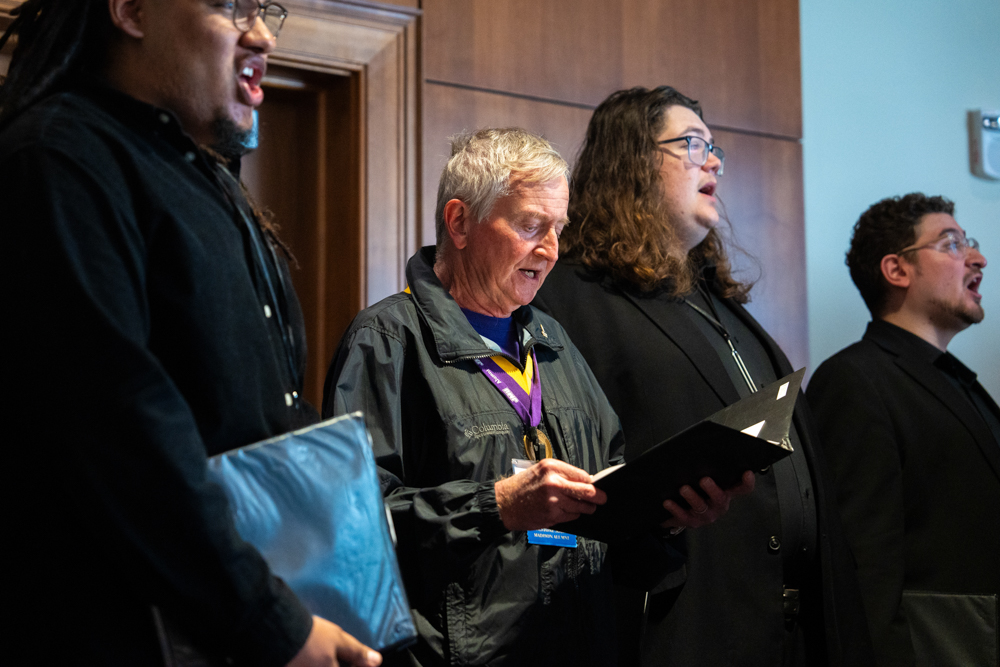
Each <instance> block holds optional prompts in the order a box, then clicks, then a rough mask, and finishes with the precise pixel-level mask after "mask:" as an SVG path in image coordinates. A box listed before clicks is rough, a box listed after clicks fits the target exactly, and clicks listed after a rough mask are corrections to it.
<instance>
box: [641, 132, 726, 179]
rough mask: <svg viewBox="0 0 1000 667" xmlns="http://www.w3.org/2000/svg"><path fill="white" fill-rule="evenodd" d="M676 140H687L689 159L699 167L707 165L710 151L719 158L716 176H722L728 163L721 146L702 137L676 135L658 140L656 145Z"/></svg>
mask: <svg viewBox="0 0 1000 667" xmlns="http://www.w3.org/2000/svg"><path fill="white" fill-rule="evenodd" d="M675 141H686V142H687V149H688V159H689V160H691V162H692V163H694V164H696V165H698V166H699V167H703V166H705V163H706V162H708V156H709V154H710V153H711V154H712V155H714V156H715V157H717V158H719V171H717V172H716V176H722V168H723V167H724V166H725V164H726V153H725V152H724V151H723V150H722V149H721V148H719V147H718V146H716V145H715V144H710V143H708V142H707V141H705V140H704V139H702V138H701V137H676V138H674V139H664V140H663V141H657V142H656V145H657V146H662V145H663V144H671V143H673V142H675Z"/></svg>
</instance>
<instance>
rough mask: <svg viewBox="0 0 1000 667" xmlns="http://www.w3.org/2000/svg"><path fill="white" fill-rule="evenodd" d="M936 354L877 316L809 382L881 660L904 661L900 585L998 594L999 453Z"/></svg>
mask: <svg viewBox="0 0 1000 667" xmlns="http://www.w3.org/2000/svg"><path fill="white" fill-rule="evenodd" d="M934 356H935V352H934V350H933V349H931V348H930V346H929V345H928V344H927V343H925V342H923V341H922V340H920V339H919V338H917V337H916V336H914V335H913V334H911V333H909V332H907V331H905V330H903V329H901V328H899V327H896V326H894V325H892V324H889V323H888V322H884V321H881V320H877V321H874V322H872V323H870V324H869V325H868V330H867V331H866V332H865V335H864V338H863V339H862V340H861V341H860V342H858V343H855V344H854V345H851V346H850V347H848V348H846V349H844V350H841V351H840V352H838V353H837V354H835V355H834V356H832V357H831V358H829V359H827V360H826V361H825V362H823V364H822V365H820V367H819V368H818V369H817V370H816V374H815V375H813V377H812V380H811V381H810V383H809V402H810V404H811V405H812V407H813V409H814V410H815V411H816V416H817V422H818V424H819V427H820V433H822V436H823V445H824V447H825V449H826V454H827V457H828V459H829V460H830V463H831V469H832V471H833V473H834V475H835V476H836V481H837V488H838V491H839V494H838V500H839V503H840V508H841V512H842V515H843V518H844V526H845V529H846V532H847V536H848V539H849V540H850V542H851V544H852V546H853V548H854V552H855V555H856V556H857V559H858V569H859V576H860V580H861V586H862V592H863V595H864V601H865V606H866V609H867V612H868V619H869V622H870V625H871V632H872V639H873V640H874V642H875V648H876V651H877V652H878V654H879V657H880V661H884V662H885V663H886V664H893V665H896V664H912V663H913V649H912V647H911V644H910V630H909V627H908V626H907V622H906V619H905V618H904V616H903V615H902V614H901V613H900V609H899V601H900V596H901V594H902V591H903V589H911V590H928V591H940V592H953V593H992V594H997V593H1000V446H998V443H997V441H996V440H995V439H994V437H993V435H992V434H991V433H990V431H989V428H988V427H987V425H986V422H985V421H984V420H983V419H982V417H981V416H980V415H979V414H978V413H977V412H976V409H975V408H974V407H973V405H972V404H971V403H970V402H969V400H968V398H967V397H966V396H964V395H963V394H962V392H961V391H960V390H959V389H958V388H956V387H955V386H954V385H953V384H952V383H951V382H950V381H949V380H948V379H947V378H946V377H945V375H944V373H943V372H942V371H941V370H939V369H938V368H937V367H935V366H934V365H933V363H932V361H933V358H934ZM980 389H981V388H980ZM984 395H985V392H984ZM991 403H992V401H991ZM992 409H993V410H994V411H997V406H996V403H993V404H992ZM998 414H1000V413H998ZM626 435H627V434H626Z"/></svg>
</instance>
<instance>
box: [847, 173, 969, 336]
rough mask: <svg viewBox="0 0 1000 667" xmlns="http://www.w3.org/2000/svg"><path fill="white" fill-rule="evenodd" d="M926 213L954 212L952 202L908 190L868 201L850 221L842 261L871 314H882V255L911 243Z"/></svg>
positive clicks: (886, 288) (885, 286) (886, 290)
mask: <svg viewBox="0 0 1000 667" xmlns="http://www.w3.org/2000/svg"><path fill="white" fill-rule="evenodd" d="M928 213H947V214H948V215H954V213H955V204H954V203H953V202H951V201H950V200H948V199H946V198H944V197H940V196H934V197H928V196H927V195H925V194H924V193H922V192H911V193H910V194H908V195H903V196H902V197H889V198H888V199H883V200H882V201H880V202H878V203H876V204H872V206H871V207H870V208H869V209H868V210H867V211H865V212H864V213H862V214H861V217H860V218H858V221H857V222H856V223H854V231H853V233H852V234H851V247H850V248H849V249H848V251H847V259H846V262H845V263H846V264H847V268H849V269H850V270H851V280H853V281H854V284H855V285H856V286H857V288H858V291H859V292H861V298H862V299H864V300H865V305H866V306H868V310H869V311H871V314H872V317H880V316H881V315H882V312H883V310H884V309H885V305H886V299H887V298H888V296H889V285H888V283H886V281H885V278H884V277H883V276H882V258H883V257H885V256H886V255H890V254H892V253H897V252H899V251H900V250H902V249H903V248H905V247H906V246H908V245H911V244H912V243H913V242H914V241H915V240H916V238H917V232H916V228H917V225H919V224H920V221H921V219H922V218H923V217H924V216H925V215H927V214H928Z"/></svg>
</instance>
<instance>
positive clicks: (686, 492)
mask: <svg viewBox="0 0 1000 667" xmlns="http://www.w3.org/2000/svg"><path fill="white" fill-rule="evenodd" d="M699 486H700V487H701V488H703V489H705V492H706V493H708V497H709V500H708V501H706V500H705V499H704V498H702V497H701V495H699V494H698V492H697V491H695V490H694V489H692V488H691V487H690V486H688V485H687V484H685V485H684V486H682V487H681V492H680V493H681V498H683V499H684V500H686V501H687V504H688V505H690V506H691V512H693V513H694V514H705V513H706V512H708V510H709V507H710V506H711V505H710V503H714V502H717V501H718V500H719V499H720V498H725V495H726V494H725V493H723V491H722V490H721V489H720V488H719V487H718V486H717V485H716V484H715V482H714V481H712V479H711V478H709V477H704V478H702V480H701V482H700V483H699Z"/></svg>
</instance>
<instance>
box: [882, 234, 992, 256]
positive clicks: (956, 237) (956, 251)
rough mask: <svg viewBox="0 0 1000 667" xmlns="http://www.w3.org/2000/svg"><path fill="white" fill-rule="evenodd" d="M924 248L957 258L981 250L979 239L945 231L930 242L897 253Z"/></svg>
mask: <svg viewBox="0 0 1000 667" xmlns="http://www.w3.org/2000/svg"><path fill="white" fill-rule="evenodd" d="M924 248H931V249H932V250H936V251H938V252H943V253H947V254H949V255H951V256H952V257H954V258H956V259H964V258H965V256H966V255H967V254H968V253H969V250H979V241H977V240H976V239H973V238H968V237H966V236H964V235H962V234H959V233H958V232H945V233H944V234H943V235H942V236H941V238H938V239H935V240H933V241H931V242H930V243H923V244H921V245H915V246H911V247H909V248H903V249H902V250H900V251H899V252H897V253H896V254H897V255H902V254H903V253H906V252H913V251H915V250H923V249H924Z"/></svg>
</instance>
